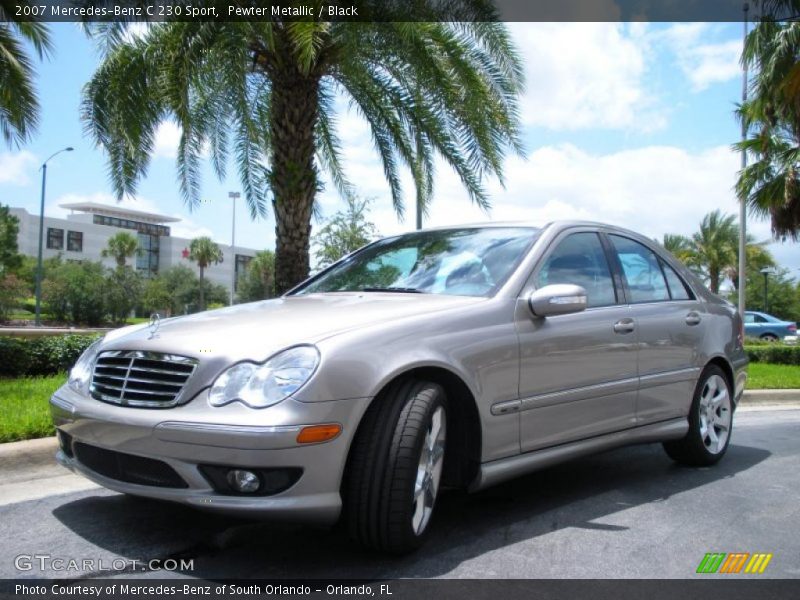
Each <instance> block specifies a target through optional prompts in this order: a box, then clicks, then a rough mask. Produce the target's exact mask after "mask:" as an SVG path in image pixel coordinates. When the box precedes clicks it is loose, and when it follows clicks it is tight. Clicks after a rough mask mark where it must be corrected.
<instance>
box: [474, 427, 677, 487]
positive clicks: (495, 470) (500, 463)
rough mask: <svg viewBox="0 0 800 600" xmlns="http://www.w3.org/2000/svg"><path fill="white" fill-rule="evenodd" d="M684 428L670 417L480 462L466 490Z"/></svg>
mask: <svg viewBox="0 0 800 600" xmlns="http://www.w3.org/2000/svg"><path fill="white" fill-rule="evenodd" d="M688 430H689V422H688V421H687V420H686V419H685V418H679V419H671V420H669V421H662V422H661V423H651V424H649V425H644V426H642V427H636V428H634V429H626V430H625V431H618V432H615V433H609V434H606V435H600V436H597V437H593V438H589V439H585V440H579V441H577V442H570V443H568V444H561V445H559V446H552V447H550V448H544V449H541V450H535V451H533V452H527V453H525V454H520V455H518V456H511V457H508V458H503V459H500V460H494V461H491V462H488V463H483V464H482V465H481V467H480V471H479V472H478V475H477V476H476V477H475V480H474V481H473V482H472V484H470V486H469V491H470V492H477V491H478V490H482V489H484V488H487V487H490V486H493V485H497V484H498V483H502V482H504V481H507V480H509V479H514V478H515V477H519V476H520V475H524V474H526V473H530V472H531V471H536V470H539V469H544V468H546V467H549V466H552V465H555V464H558V463H561V462H564V461H567V460H570V459H573V458H577V457H579V456H585V455H587V454H594V453H596V452H602V451H604V450H610V449H612V448H618V447H620V446H628V445H630V444H645V443H650V442H663V441H666V440H676V439H680V438H682V437H683V436H685V435H686V432H687V431H688Z"/></svg>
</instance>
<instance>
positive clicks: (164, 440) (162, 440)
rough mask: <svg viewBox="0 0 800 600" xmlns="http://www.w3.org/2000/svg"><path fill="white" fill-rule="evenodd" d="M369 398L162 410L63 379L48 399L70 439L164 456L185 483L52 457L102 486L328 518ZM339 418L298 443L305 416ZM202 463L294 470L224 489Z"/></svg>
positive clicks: (229, 508)
mask: <svg viewBox="0 0 800 600" xmlns="http://www.w3.org/2000/svg"><path fill="white" fill-rule="evenodd" d="M369 400H370V399H369V398H357V399H351V400H338V401H331V402H299V401H296V400H292V399H291V398H290V399H287V400H284V401H283V402H280V403H278V404H276V405H274V406H271V407H269V408H265V409H258V410H256V409H251V408H247V407H245V406H243V405H241V404H239V403H234V404H230V405H227V406H224V407H219V408H212V407H210V406H209V405H208V403H207V398H206V393H205V392H201V393H200V394H198V396H197V397H195V398H194V399H193V400H192V401H190V402H188V403H187V404H184V405H182V406H177V407H174V408H169V409H145V408H130V407H124V406H116V405H110V404H106V403H103V402H100V401H97V400H94V399H93V398H87V397H85V396H82V395H80V394H78V393H76V392H75V391H74V390H72V389H71V388H69V387H67V386H63V387H62V388H60V389H59V390H58V391H56V393H55V394H54V395H53V397H52V398H51V400H50V407H51V413H52V415H53V421H54V423H55V425H56V427H57V428H58V430H59V431H61V432H64V433H66V434H67V435H68V436H69V437H70V438H71V446H70V449H71V448H74V447H75V444H86V445H89V446H92V447H94V448H99V449H102V450H110V451H113V452H117V453H123V454H126V455H132V456H134V457H143V458H148V459H155V460H158V461H161V462H163V463H166V464H167V465H169V467H171V468H172V469H173V470H174V471H175V472H176V473H177V474H178V475H179V476H180V478H181V479H182V480H183V482H185V484H186V486H185V487H182V488H177V487H157V486H153V485H140V484H138V483H130V482H128V481H124V480H121V479H118V478H112V477H108V476H106V475H104V474H101V473H99V472H97V471H95V470H93V469H92V468H90V467H89V466H88V465H87V464H84V463H83V462H81V460H79V458H78V456H77V454H76V453H74V452H70V451H69V449H67V450H68V451H67V452H65V450H64V449H63V448H62V449H61V450H59V451H58V453H57V455H56V458H57V460H58V462H59V463H60V464H62V465H63V466H65V467H67V468H69V469H71V470H72V471H74V472H76V473H79V474H81V475H83V476H85V477H87V478H88V479H91V480H92V481H95V482H96V483H98V484H100V485H101V486H103V487H106V488H109V489H112V490H115V491H118V492H123V493H127V494H132V495H136V496H146V497H149V498H157V499H160V500H169V501H174V502H180V503H183V504H187V505H190V506H194V507H197V508H202V509H206V510H213V511H219V512H227V513H234V514H236V515H238V516H245V517H258V518H261V517H270V518H272V517H275V518H280V519H292V520H294V519H297V520H302V521H306V522H318V523H332V522H335V521H336V519H337V518H338V516H339V513H340V511H341V497H340V494H339V488H340V483H341V478H342V474H343V472H344V466H345V462H346V459H347V453H348V450H349V448H350V442H351V441H352V437H353V435H354V433H355V429H356V427H357V426H358V423H359V421H360V419H361V416H362V415H363V413H364V411H365V410H366V407H367V405H368V404H369ZM321 423H338V424H340V425H341V426H342V432H341V433H340V434H339V436H338V437H336V438H335V439H333V440H330V441H328V442H323V443H318V444H298V443H297V441H296V438H297V434H298V432H299V431H300V430H301V429H302V427H303V426H306V425H315V424H321ZM201 465H220V466H225V467H239V468H251V469H259V468H260V469H270V468H284V469H290V468H291V469H297V468H299V469H302V475H301V476H300V477H299V479H298V480H297V482H296V483H294V484H293V485H292V486H291V487H289V488H288V489H286V490H285V491H282V492H279V493H277V494H274V495H266V496H264V495H262V496H248V495H226V494H225V493H220V492H218V491H216V490H215V489H214V487H213V486H212V483H211V482H210V481H209V479H208V478H207V477H206V476H204V475H203V473H202V472H201V469H200V466H201Z"/></svg>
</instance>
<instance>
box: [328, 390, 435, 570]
mask: <svg viewBox="0 0 800 600" xmlns="http://www.w3.org/2000/svg"><path fill="white" fill-rule="evenodd" d="M446 439H447V410H446V398H445V393H444V390H443V389H442V388H441V386H439V385H437V384H435V383H431V382H428V381H419V380H414V379H409V380H406V381H402V382H398V383H395V384H393V385H392V386H391V387H390V388H389V389H388V390H387V391H386V392H385V393H384V394H381V396H380V397H378V398H376V399H375V401H374V402H373V404H372V405H371V406H370V407H369V409H368V410H367V413H366V414H365V415H364V419H363V421H362V424H361V426H360V427H359V430H358V432H357V434H356V437H355V440H354V441H353V448H352V450H351V453H350V459H349V461H348V469H347V479H346V482H345V486H344V490H343V491H344V492H345V507H344V509H345V518H346V520H347V524H348V528H349V531H350V535H351V537H353V538H354V539H355V540H356V541H357V542H359V543H360V544H362V545H363V546H365V547H368V548H373V549H376V550H380V551H384V552H391V553H394V554H403V553H407V552H411V551H413V550H415V549H417V548H418V547H419V546H420V545H421V544H422V543H423V542H424V540H425V538H426V537H427V535H428V532H429V530H430V523H431V517H432V515H433V510H434V508H435V505H436V500H437V498H438V495H439V488H440V486H441V478H442V467H443V464H444V452H445V443H446Z"/></svg>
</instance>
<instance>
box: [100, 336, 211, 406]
mask: <svg viewBox="0 0 800 600" xmlns="http://www.w3.org/2000/svg"><path fill="white" fill-rule="evenodd" d="M196 367H197V360H195V359H193V358H189V357H188V356H178V355H175V354H162V353H159V352H145V351H141V350H114V351H110V352H102V353H100V355H99V356H98V357H97V360H96V361H95V364H94V372H93V373H92V384H91V386H90V388H89V391H90V393H91V395H92V397H93V398H94V399H96V400H101V401H103V402H110V403H112V404H121V405H123V406H142V407H149V408H168V407H170V406H175V405H176V404H178V402H179V401H180V399H181V392H182V391H183V387H184V385H186V382H187V381H188V379H189V377H190V376H191V374H192V373H193V372H194V370H195V368H196Z"/></svg>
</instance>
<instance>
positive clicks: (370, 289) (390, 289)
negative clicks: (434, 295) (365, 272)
mask: <svg viewBox="0 0 800 600" xmlns="http://www.w3.org/2000/svg"><path fill="white" fill-rule="evenodd" d="M361 291H362V292H397V293H401V294H424V293H425V292H423V291H422V290H418V289H417V288H413V287H365V288H361Z"/></svg>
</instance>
